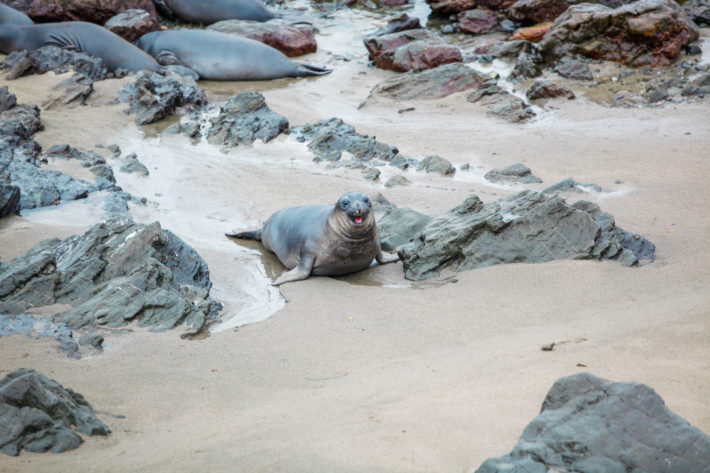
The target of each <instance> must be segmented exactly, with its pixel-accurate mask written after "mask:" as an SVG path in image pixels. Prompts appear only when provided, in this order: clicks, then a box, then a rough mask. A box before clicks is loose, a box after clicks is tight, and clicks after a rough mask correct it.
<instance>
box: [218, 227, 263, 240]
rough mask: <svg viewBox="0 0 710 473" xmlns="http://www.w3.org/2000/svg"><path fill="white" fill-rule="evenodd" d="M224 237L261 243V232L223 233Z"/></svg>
mask: <svg viewBox="0 0 710 473" xmlns="http://www.w3.org/2000/svg"><path fill="white" fill-rule="evenodd" d="M225 235H226V236H228V237H232V238H241V239H242V240H256V241H261V230H247V231H246V232H231V233H225Z"/></svg>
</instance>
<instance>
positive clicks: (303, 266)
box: [271, 256, 316, 286]
mask: <svg viewBox="0 0 710 473" xmlns="http://www.w3.org/2000/svg"><path fill="white" fill-rule="evenodd" d="M315 262H316V260H315V258H314V257H312V256H310V257H309V256H306V257H303V258H301V262H300V263H298V266H296V267H295V268H293V269H292V270H290V271H286V272H285V273H283V274H282V275H281V276H279V277H278V278H276V280H275V281H274V282H272V283H271V284H272V285H273V286H280V285H281V284H283V283H285V282H293V281H302V280H304V279H306V278H307V277H308V276H310V275H311V271H312V270H313V264H314V263H315Z"/></svg>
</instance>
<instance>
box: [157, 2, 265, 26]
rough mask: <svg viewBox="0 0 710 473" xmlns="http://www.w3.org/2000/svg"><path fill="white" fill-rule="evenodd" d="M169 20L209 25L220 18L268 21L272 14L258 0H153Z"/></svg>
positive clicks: (220, 19)
mask: <svg viewBox="0 0 710 473" xmlns="http://www.w3.org/2000/svg"><path fill="white" fill-rule="evenodd" d="M153 3H154V4H155V6H156V7H157V9H158V11H159V12H160V14H161V15H163V16H165V17H167V18H169V19H171V20H182V21H185V22H188V23H198V24H201V25H211V24H212V23H216V22H218V21H222V20H252V21H268V20H270V19H272V18H274V14H273V13H272V12H271V11H270V10H269V9H268V8H266V6H265V5H264V4H263V3H261V1H260V0H208V1H195V0H153Z"/></svg>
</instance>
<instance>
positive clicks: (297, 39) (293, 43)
mask: <svg viewBox="0 0 710 473" xmlns="http://www.w3.org/2000/svg"><path fill="white" fill-rule="evenodd" d="M207 29H210V30H215V31H220V32H222V33H229V34H234V35H237V36H241V37H244V38H250V39H253V40H256V41H261V42H262V43H264V44H268V45H269V46H271V47H272V48H276V49H278V50H279V51H281V52H282V53H284V54H285V55H286V56H289V57H294V56H301V55H303V54H309V53H314V52H316V50H317V49H318V44H317V43H316V38H315V35H314V33H313V27H312V26H310V25H305V24H303V25H301V24H299V25H291V24H290V23H287V22H285V21H283V20H269V21H266V22H259V21H249V20H224V21H219V22H217V23H214V24H212V25H210V26H208V27H207Z"/></svg>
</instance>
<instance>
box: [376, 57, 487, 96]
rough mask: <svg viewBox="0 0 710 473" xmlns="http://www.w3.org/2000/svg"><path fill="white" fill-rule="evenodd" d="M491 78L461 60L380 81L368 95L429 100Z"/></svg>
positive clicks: (478, 84)
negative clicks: (460, 61)
mask: <svg viewBox="0 0 710 473" xmlns="http://www.w3.org/2000/svg"><path fill="white" fill-rule="evenodd" d="M489 81H491V78H490V77H489V76H486V75H484V74H481V73H479V72H476V71H474V70H473V69H471V68H470V67H468V66H466V65H465V64H463V63H452V64H445V65H443V66H439V67H436V68H433V69H429V70H426V71H421V72H414V71H411V72H407V73H406V74H399V75H396V76H394V77H390V78H389V79H387V80H385V81H383V82H380V83H379V84H377V86H375V88H374V89H372V93H371V95H376V96H381V97H387V98H391V99H394V100H432V99H440V98H443V97H448V96H449V95H451V94H455V93H457V92H463V91H467V90H475V89H478V88H479V87H481V86H482V85H483V84H485V83H487V82H489Z"/></svg>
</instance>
